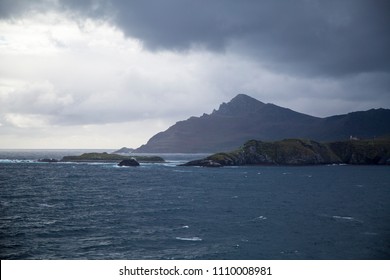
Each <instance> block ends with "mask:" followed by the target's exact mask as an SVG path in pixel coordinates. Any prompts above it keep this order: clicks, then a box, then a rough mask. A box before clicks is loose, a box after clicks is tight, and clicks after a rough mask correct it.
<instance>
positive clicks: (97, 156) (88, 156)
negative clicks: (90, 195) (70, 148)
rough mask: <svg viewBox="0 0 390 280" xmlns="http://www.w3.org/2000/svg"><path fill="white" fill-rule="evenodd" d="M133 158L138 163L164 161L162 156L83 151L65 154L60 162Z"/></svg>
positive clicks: (109, 160) (113, 160) (110, 160)
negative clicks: (78, 153) (76, 153)
mask: <svg viewBox="0 0 390 280" xmlns="http://www.w3.org/2000/svg"><path fill="white" fill-rule="evenodd" d="M131 159H134V160H136V161H137V162H140V163H154V162H165V160H164V159H163V158H162V157H159V156H123V155H118V154H109V153H105V152H104V153H84V154H82V155H79V156H65V157H63V158H62V159H61V161H62V162H96V161H98V162H105V161H106V162H107V161H108V162H115V161H117V162H119V161H122V160H131Z"/></svg>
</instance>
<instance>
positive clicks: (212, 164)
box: [180, 159, 223, 167]
mask: <svg viewBox="0 0 390 280" xmlns="http://www.w3.org/2000/svg"><path fill="white" fill-rule="evenodd" d="M180 166H201V167H222V166H223V165H222V164H220V163H218V162H215V161H213V160H209V159H201V160H194V161H190V162H187V163H185V164H182V165H180Z"/></svg>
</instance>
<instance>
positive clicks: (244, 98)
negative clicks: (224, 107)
mask: <svg viewBox="0 0 390 280" xmlns="http://www.w3.org/2000/svg"><path fill="white" fill-rule="evenodd" d="M229 103H261V104H264V103H263V102H261V101H259V100H257V99H255V98H253V97H251V96H249V95H246V94H243V93H239V94H237V95H236V96H235V97H233V98H232V100H230V102H229Z"/></svg>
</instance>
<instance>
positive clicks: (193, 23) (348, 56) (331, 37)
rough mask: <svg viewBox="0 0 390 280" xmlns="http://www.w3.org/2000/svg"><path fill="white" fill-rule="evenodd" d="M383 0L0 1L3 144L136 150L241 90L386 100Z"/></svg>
mask: <svg viewBox="0 0 390 280" xmlns="http://www.w3.org/2000/svg"><path fill="white" fill-rule="evenodd" d="M389 34H390V1H387V0H383V1H381V0H375V1H372V0H350V1H348V0H346V1H343V0H334V1H333V0H323V1H316V0H297V1H282V0H280V1H278V0H240V1H236V0H210V1H197V0H164V1H162V0H155V1H151V0H143V1H141V0H138V1H137V0H133V1H132V0H129V1H125V0H123V1H121V0H90V1H78V0H71V1H61V0H41V1H39V0H38V1H31V0H0V148H120V147H122V146H127V147H134V148H136V147H138V146H140V145H141V144H144V143H146V141H147V140H148V139H149V138H150V137H151V136H153V135H154V134H155V133H157V132H160V131H163V130H165V129H167V128H168V127H169V126H171V125H173V124H174V123H175V122H176V121H179V120H184V119H187V118H189V117H191V116H200V115H202V114H203V113H211V112H212V110H213V109H214V108H218V106H219V104H220V103H222V102H227V101H229V100H230V99H232V98H233V97H234V96H235V95H237V94H238V93H245V94H248V95H250V96H252V97H254V98H257V99H259V100H260V101H262V102H265V103H274V104H276V105H279V106H283V107H288V108H291V109H293V110H296V111H299V112H302V113H306V114H310V115H314V116H319V117H326V116H330V115H335V114H343V113H347V112H352V111H358V110H368V109H371V108H380V107H382V108H390V51H389V50H390V36H389Z"/></svg>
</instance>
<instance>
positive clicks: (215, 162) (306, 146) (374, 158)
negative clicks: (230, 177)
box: [183, 139, 390, 167]
mask: <svg viewBox="0 0 390 280" xmlns="http://www.w3.org/2000/svg"><path fill="white" fill-rule="evenodd" d="M321 164H362V165H372V164H373V165H390V139H372V140H349V141H338V142H330V143H320V142H316V141H313V140H304V139H286V140H282V141H275V142H263V141H257V140H250V141H248V142H246V143H245V144H244V145H243V146H242V147H240V148H239V149H237V150H235V151H232V152H227V153H216V154H213V155H211V156H208V157H206V158H204V159H199V160H194V161H190V162H187V163H185V164H183V166H204V167H219V166H238V165H321Z"/></svg>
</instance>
